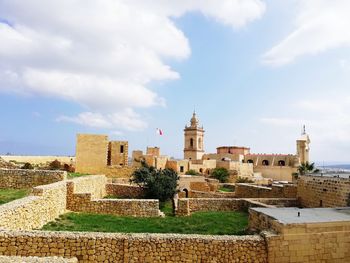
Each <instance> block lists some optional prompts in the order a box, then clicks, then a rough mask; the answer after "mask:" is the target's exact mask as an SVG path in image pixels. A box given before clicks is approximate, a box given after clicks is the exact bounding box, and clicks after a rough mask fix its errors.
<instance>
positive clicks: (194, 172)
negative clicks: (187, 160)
mask: <svg viewBox="0 0 350 263" xmlns="http://www.w3.org/2000/svg"><path fill="white" fill-rule="evenodd" d="M185 174H186V175H199V173H197V172H196V171H195V170H188V171H187V172H186V173H185Z"/></svg>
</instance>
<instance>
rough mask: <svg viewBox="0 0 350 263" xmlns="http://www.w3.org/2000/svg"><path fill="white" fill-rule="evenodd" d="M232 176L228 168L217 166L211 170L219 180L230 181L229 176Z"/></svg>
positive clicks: (222, 181)
mask: <svg viewBox="0 0 350 263" xmlns="http://www.w3.org/2000/svg"><path fill="white" fill-rule="evenodd" d="M229 176H230V173H229V172H228V170H227V169H226V168H215V169H214V170H213V171H212V172H211V176H210V177H213V178H215V179H217V180H219V181H220V182H221V183H226V182H227V181H228V177H229Z"/></svg>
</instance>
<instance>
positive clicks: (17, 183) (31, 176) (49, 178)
mask: <svg viewBox="0 0 350 263" xmlns="http://www.w3.org/2000/svg"><path fill="white" fill-rule="evenodd" d="M66 177H67V173H66V172H65V171H44V170H24V169H0V189H1V188H13V189H21V188H31V187H34V186H38V185H44V184H51V183H55V182H59V181H62V180H65V179H66Z"/></svg>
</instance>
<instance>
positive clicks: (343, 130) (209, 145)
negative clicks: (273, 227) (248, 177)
mask: <svg viewBox="0 0 350 263" xmlns="http://www.w3.org/2000/svg"><path fill="white" fill-rule="evenodd" d="M349 12H350V2H349V1H348V0H333V1H329V0H306V1H305V0H284V1H279V0H244V1H243V0H221V1H216V0H196V1H195V0H178V1H170V0H153V1H151V0H144V1H138V0H98V1H97V0H75V1H71V0H51V1H44V2H43V1H41V0H0V113H1V114H0V123H1V126H0V127H1V129H0V153H3V154H6V153H11V154H23V155H74V154H75V140H76V134H77V133H97V134H106V135H109V137H110V139H111V140H128V141H129V148H130V150H135V149H141V150H145V148H146V146H159V147H160V148H161V152H162V154H165V155H169V156H173V157H176V158H181V157H182V156H183V128H184V127H185V125H186V124H188V123H189V120H190V118H191V116H192V112H193V111H194V109H195V110H196V113H197V116H198V117H199V120H200V123H201V124H202V125H203V126H204V129H205V131H206V132H205V140H204V144H205V150H206V152H215V149H216V147H218V146H223V145H239V146H247V147H250V148H251V152H253V153H291V154H294V153H295V152H296V142H295V140H296V139H297V138H298V137H299V136H300V133H301V130H302V126H303V125H306V130H307V133H308V134H309V135H310V139H311V145H310V148H311V149H310V155H311V160H313V161H316V162H319V163H320V162H327V163H328V162H329V163H333V162H343V163H345V162H350V90H349V84H350V31H349V30H348V29H349V28H350V16H349V15H348V14H349ZM157 128H160V129H162V130H163V136H159V135H157V134H156V129H157ZM130 154H131V151H130Z"/></svg>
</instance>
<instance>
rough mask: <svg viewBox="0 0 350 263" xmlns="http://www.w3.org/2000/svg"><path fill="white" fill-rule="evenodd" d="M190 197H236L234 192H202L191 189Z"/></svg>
mask: <svg viewBox="0 0 350 263" xmlns="http://www.w3.org/2000/svg"><path fill="white" fill-rule="evenodd" d="M189 197H190V198H234V197H235V193H234V192H227V193H224V192H201V191H190V192H189Z"/></svg>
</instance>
